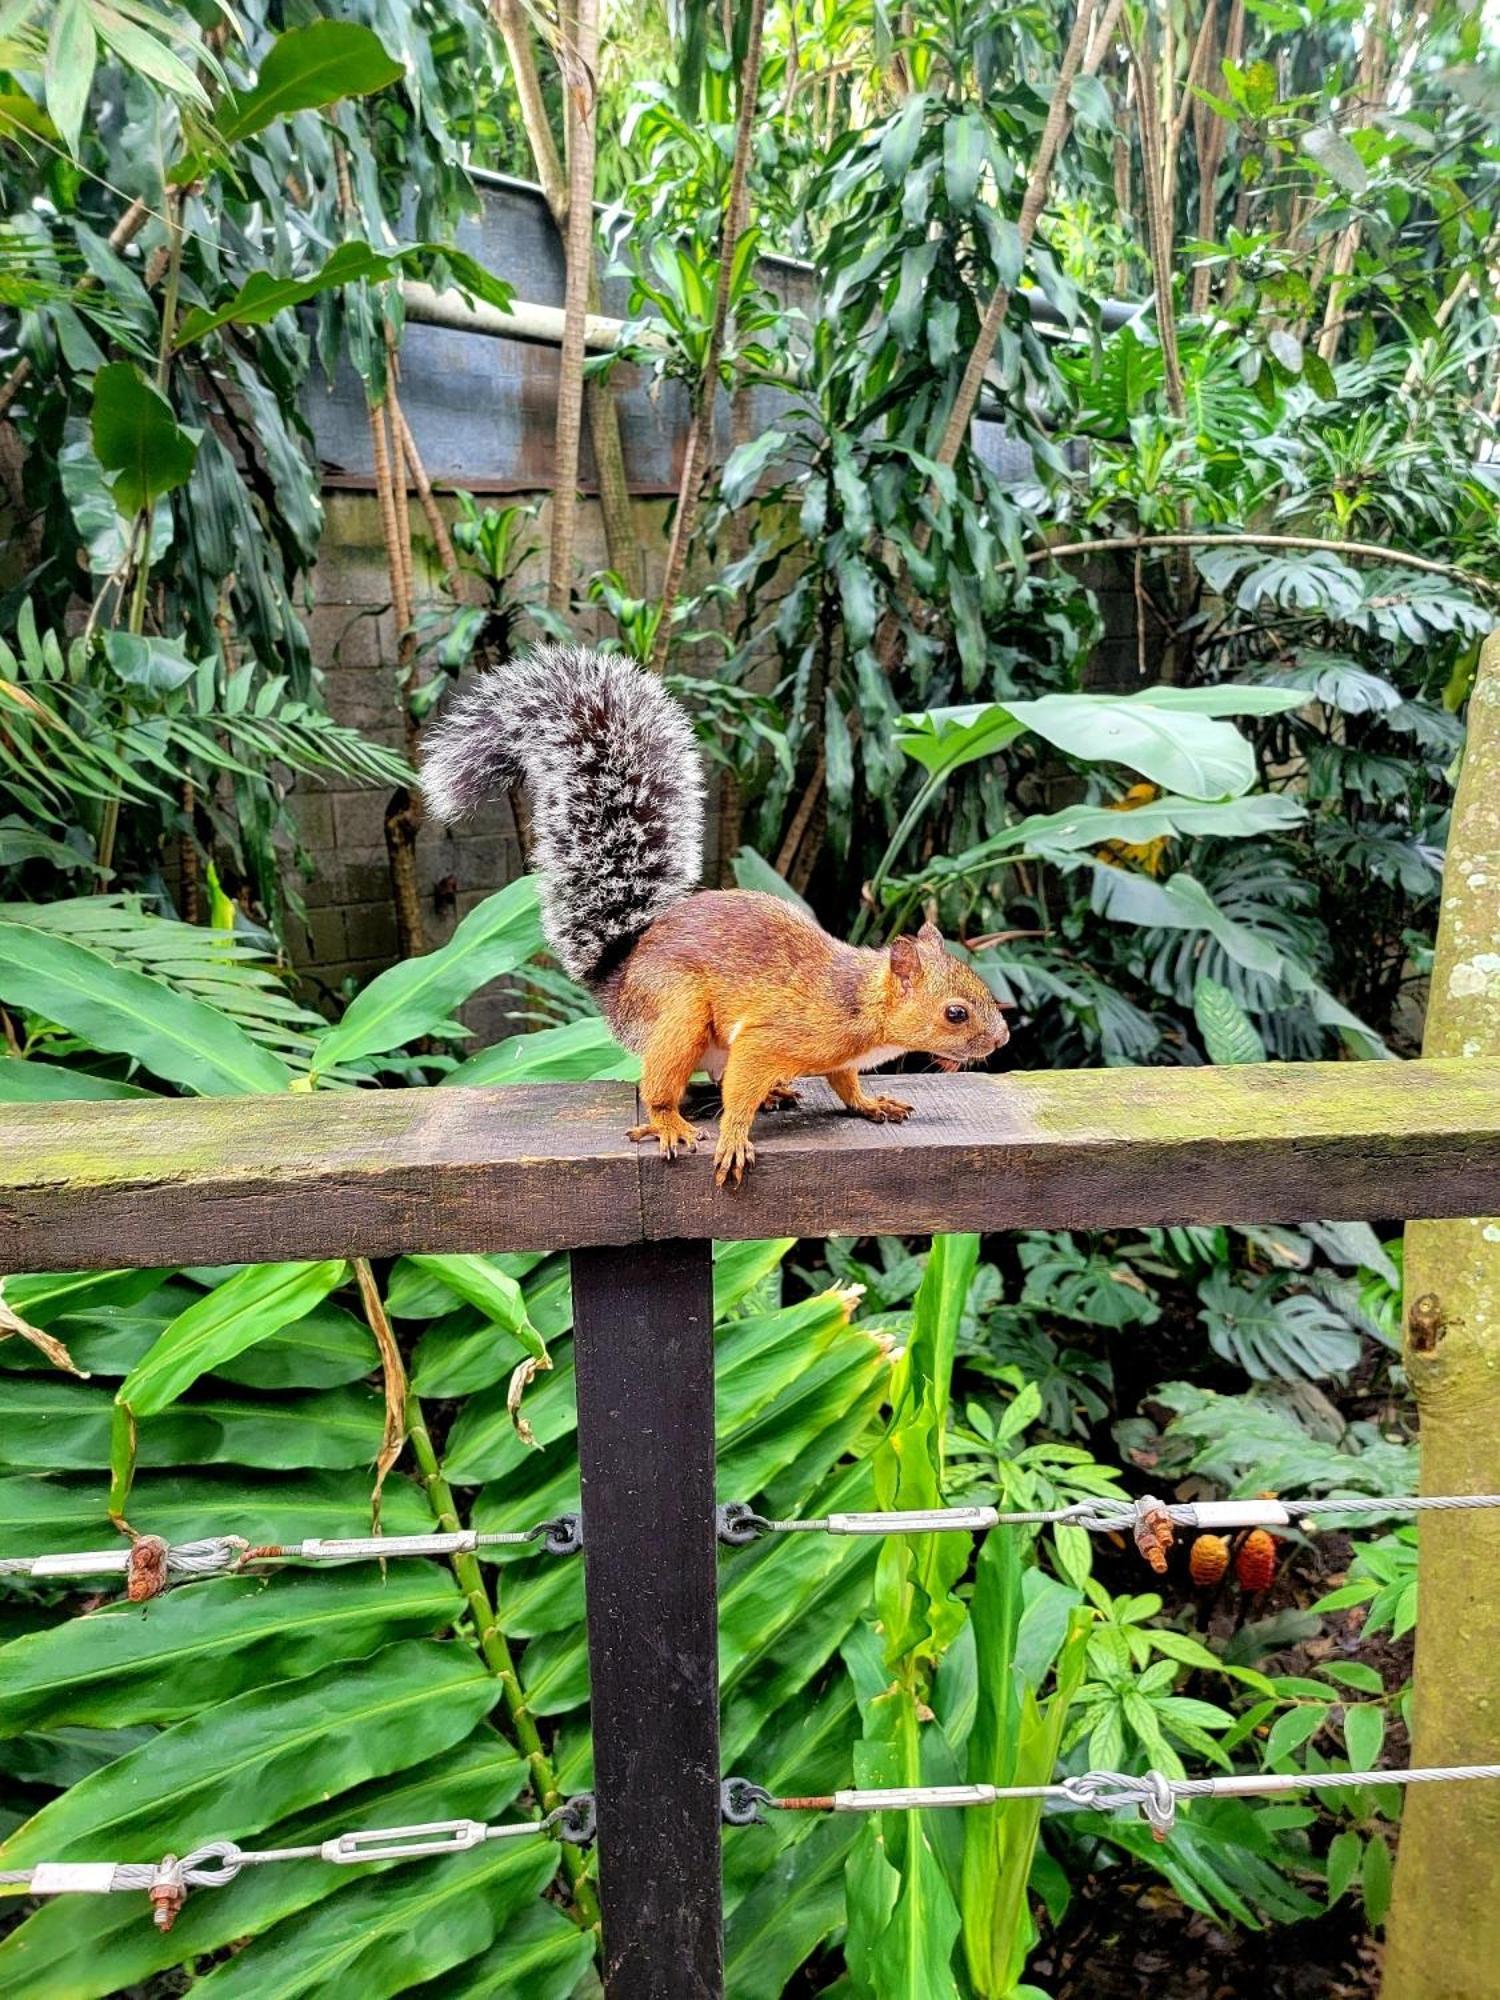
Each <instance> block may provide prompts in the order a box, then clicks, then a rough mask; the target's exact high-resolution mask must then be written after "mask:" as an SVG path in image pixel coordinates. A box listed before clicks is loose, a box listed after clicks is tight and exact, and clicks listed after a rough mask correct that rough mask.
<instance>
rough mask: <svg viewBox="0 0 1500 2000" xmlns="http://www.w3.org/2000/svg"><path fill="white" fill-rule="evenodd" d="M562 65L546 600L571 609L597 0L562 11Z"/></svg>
mask: <svg viewBox="0 0 1500 2000" xmlns="http://www.w3.org/2000/svg"><path fill="white" fill-rule="evenodd" d="M562 30H563V45H562V49H561V51H560V60H561V62H562V68H563V82H564V85H565V92H566V99H567V106H568V230H567V257H568V280H567V294H566V297H565V299H564V318H563V344H562V362H561V373H560V377H559V380H558V385H557V448H556V463H555V466H554V469H553V482H552V548H551V555H550V559H549V561H548V565H547V604H548V608H549V609H550V610H553V611H566V610H567V609H568V606H569V603H570V602H571V600H572V594H573V540H574V529H575V527H576V525H577V520H578V454H579V446H580V445H581V443H582V438H583V362H584V345H583V337H584V315H585V314H586V313H587V311H588V302H589V277H590V274H591V273H592V271H593V268H594V118H595V115H596V112H597V108H598V96H597V71H598V67H599V0H572V5H571V6H565V7H564V9H563V13H562Z"/></svg>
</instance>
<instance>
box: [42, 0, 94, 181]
mask: <svg viewBox="0 0 1500 2000" xmlns="http://www.w3.org/2000/svg"><path fill="white" fill-rule="evenodd" d="M98 52H99V45H98V42H97V41H96V39H95V36H94V24H93V21H92V19H91V18H90V16H89V10H88V7H87V5H86V4H85V0H57V5H56V8H55V10H54V12H53V15H52V28H51V32H50V34H49V35H48V38H47V67H46V72H45V76H44V83H45V87H46V94H47V111H48V113H49V115H50V117H51V119H52V122H53V124H54V125H55V126H56V127H57V129H58V131H59V133H61V135H62V138H63V140H64V142H65V144H66V145H67V148H68V151H69V152H70V153H72V154H74V155H75V156H76V154H77V152H78V145H79V139H80V136H81V132H82V127H83V115H84V113H85V111H87V109H88V102H89V92H90V91H91V89H92V88H93V83H94V65H95V61H96V59H97V57H98Z"/></svg>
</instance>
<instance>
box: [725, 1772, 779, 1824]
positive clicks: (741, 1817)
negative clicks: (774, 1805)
mask: <svg viewBox="0 0 1500 2000" xmlns="http://www.w3.org/2000/svg"><path fill="white" fill-rule="evenodd" d="M770 1803H771V1794H770V1793H769V1792H768V1791H767V1790H766V1788H765V1786H764V1785H755V1784H752V1783H751V1782H750V1780H749V1779H748V1778H726V1779H725V1780H724V1782H723V1784H722V1785H720V1787H719V1811H720V1814H721V1815H722V1817H723V1821H724V1824H725V1825H726V1826H761V1825H763V1824H764V1821H763V1819H762V1817H761V1810H760V1809H761V1807H762V1806H768V1805H770Z"/></svg>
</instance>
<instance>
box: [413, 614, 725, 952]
mask: <svg viewBox="0 0 1500 2000" xmlns="http://www.w3.org/2000/svg"><path fill="white" fill-rule="evenodd" d="M523 779H524V781H525V783H526V785H527V788H528V790H529V792H530V794H531V806H532V854H531V865H532V867H533V868H534V869H535V870H536V873H537V874H538V875H539V876H540V878H541V887H542V922H543V926H544V928H545V930H546V933H547V938H548V941H549V942H550V944H551V946H552V948H553V950H554V951H555V952H556V953H557V956H558V958H559V959H560V960H561V961H562V964H563V966H564V967H565V969H566V970H567V971H568V972H569V973H571V974H572V976H573V977H574V978H575V979H590V978H597V977H600V976H602V975H603V974H604V973H605V972H607V971H608V970H609V968H610V965H611V964H612V963H613V962H614V961H616V960H617V959H618V957H619V954H620V948H621V947H622V946H628V945H629V944H630V943H632V942H633V941H634V940H635V938H636V937H637V936H638V935H639V934H640V932H641V931H642V930H644V928H645V927H646V925H647V924H649V923H650V922H651V920H652V918H653V917H657V916H659V915H660V914H661V912H662V911H663V910H665V909H667V908H669V907H670V905H671V904H673V903H676V902H679V901H681V899H682V898H683V897H684V896H686V895H689V894H690V893H691V892H692V890H694V889H695V888H697V886H698V883H699V880H700V876H701V871H702V856H703V773H702V769H701V767H700V764H699V759H698V748H697V744H696V743H695V741H694V738H693V731H692V726H691V724H690V723H689V721H688V719H687V717H686V715H685V714H684V713H683V711H682V709H681V708H680V707H679V706H678V704H677V703H676V702H675V701H673V699H672V697H671V696H670V695H669V694H668V693H667V692H666V690H665V689H664V688H663V687H662V685H661V683H660V681H658V680H657V679H656V678H655V677H654V676H653V675H652V674H649V673H647V672H646V670H645V669H644V668H643V667H639V666H637V665H636V664H635V662H634V661H633V660H628V659H626V658H624V657H623V656H622V655H620V654H616V653H593V652H589V651H587V650H586V649H585V648H583V647H579V646H538V647H537V648H536V649H535V651H534V652H532V653H529V654H527V655H526V656H524V657H523V658H521V659H518V660H514V661H512V662H510V663H508V664H507V665H505V666H503V667H494V668H492V669H491V670H490V671H489V672H488V673H486V674H484V675H483V676H482V677H481V679H479V680H478V681H477V682H476V683H475V684H474V686H473V687H472V688H470V689H468V691H467V692H466V693H464V694H461V695H460V696H459V697H458V699H457V700H456V701H455V702H454V703H453V704H452V705H451V707H450V708H449V709H448V711H447V713H446V714H445V715H444V717H443V719H442V721H441V722H440V723H439V724H438V725H437V727H436V728H434V729H432V730H430V731H429V732H428V735H427V747H426V752H425V755H424V758H423V766H422V795H423V799H424V801H425V803H426V805H427V808H428V810H429V811H430V812H431V813H432V814H433V815H434V817H436V818H438V819H441V820H456V819H462V818H463V817H464V815H465V814H466V813H471V812H473V811H474V809H475V807H476V806H479V805H481V804H483V802H484V801H485V800H486V799H488V798H491V797H492V796H493V795H494V794H495V793H496V792H497V791H498V790H500V789H502V788H504V787H507V786H510V785H514V784H516V783H518V782H519V781H521V780H523Z"/></svg>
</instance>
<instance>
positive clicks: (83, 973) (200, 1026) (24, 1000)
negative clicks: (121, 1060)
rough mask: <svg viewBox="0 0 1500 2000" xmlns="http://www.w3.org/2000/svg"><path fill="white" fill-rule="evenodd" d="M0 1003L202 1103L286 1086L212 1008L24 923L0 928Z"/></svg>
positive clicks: (275, 1061)
mask: <svg viewBox="0 0 1500 2000" xmlns="http://www.w3.org/2000/svg"><path fill="white" fill-rule="evenodd" d="M0 1000H5V1001H8V1002H9V1003H10V1004H11V1005H12V1006H15V1007H26V1008H29V1009H31V1011H32V1012H33V1013H36V1014H39V1015H41V1016H42V1018H43V1019H44V1020H47V1021H54V1022H56V1024H57V1025H58V1026H59V1027H61V1028H66V1029H68V1031H69V1032H70V1033H71V1034H75V1035H77V1036H79V1037H80V1039H81V1040H83V1041H85V1042H87V1043H88V1044H89V1045H90V1046H91V1047H93V1048H96V1049H105V1050H108V1051H109V1052H110V1053H111V1054H114V1055H125V1056H131V1057H133V1058H134V1059H135V1061H136V1062H138V1063H140V1065H141V1066H142V1068H143V1069H147V1070H149V1071H150V1072H151V1074H152V1075H153V1076H159V1077H162V1078H163V1079H164V1080H165V1081H166V1082H168V1083H176V1084H180V1085H181V1086H182V1088H183V1089H184V1090H193V1091H197V1092H198V1093H199V1094H200V1095H203V1096H228V1095H233V1094H235V1093H237V1092H248V1091H270V1090H285V1089H286V1088H287V1087H288V1085H289V1084H290V1083H291V1080H292V1072H291V1071H290V1070H289V1069H288V1068H287V1066H286V1064H285V1063H284V1062H282V1061H281V1059H280V1058H279V1057H278V1056H274V1055H272V1053H271V1051H270V1050H269V1049H266V1048H262V1047H261V1046H260V1045H259V1044H258V1043H256V1042H252V1041H251V1039H250V1037H249V1036H248V1035H247V1034H245V1033H244V1032H243V1030H242V1029H240V1028H238V1027H236V1026H235V1024H234V1022H233V1021H231V1020H229V1019H228V1018H227V1017H226V1016H225V1015H224V1014H222V1013H220V1012H219V1011H218V1009H216V1008H213V1007H209V1006H205V1005H204V1003H203V1002H202V1001H201V1000H194V999H192V998H191V997H190V996H189V995H188V994H186V993H180V992H178V991H176V990H175V989H174V988H173V987H171V986H168V985H167V984H166V983H165V982H164V981H162V980H160V979H152V978H149V977H148V976H147V975H146V974H145V973H143V972H135V971H132V970H131V969H130V968H129V967H127V966H123V965H113V964H111V963H110V961H109V960H108V959H107V958H105V957H103V955H102V954H101V953H99V952H95V951H90V950H89V949H88V948H87V946H85V945H81V944H74V943H73V942H72V940H71V939H69V938H63V937H52V936H49V935H48V934H47V933H46V932H45V931H43V930H41V929H35V928H33V927H32V926H31V925H29V924H19V923H10V922H0Z"/></svg>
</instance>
